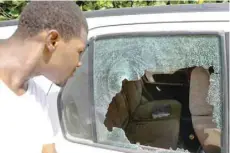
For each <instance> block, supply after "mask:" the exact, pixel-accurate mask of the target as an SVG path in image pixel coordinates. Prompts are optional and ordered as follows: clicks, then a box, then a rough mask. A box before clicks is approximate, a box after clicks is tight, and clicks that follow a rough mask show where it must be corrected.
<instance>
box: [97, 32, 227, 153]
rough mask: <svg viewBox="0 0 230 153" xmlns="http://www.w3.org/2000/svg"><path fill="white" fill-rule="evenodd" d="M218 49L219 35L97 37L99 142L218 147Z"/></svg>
mask: <svg viewBox="0 0 230 153" xmlns="http://www.w3.org/2000/svg"><path fill="white" fill-rule="evenodd" d="M220 52H221V51H220V39H219V37H218V36H217V35H177V36H132V37H131V36H116V37H109V38H101V39H98V40H96V41H95V44H94V59H93V60H94V65H93V67H94V72H93V74H94V75H93V79H94V90H93V91H94V105H95V117H96V133H97V141H98V142H99V143H103V144H108V145H113V146H118V147H125V148H132V149H143V150H152V151H154V150H155V151H156V150H158V151H159V149H157V148H163V149H170V150H177V151H176V152H180V151H181V152H191V153H197V152H201V151H202V150H204V151H205V152H206V153H218V152H220V133H221V126H222V117H221V116H222V114H221V107H222V104H223V101H222V99H221V92H220V91H221V90H220V89H221V86H220V81H221V73H220V71H221V65H220ZM159 152H167V151H159ZM170 152H173V151H170Z"/></svg>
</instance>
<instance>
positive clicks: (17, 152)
mask: <svg viewBox="0 0 230 153" xmlns="http://www.w3.org/2000/svg"><path fill="white" fill-rule="evenodd" d="M48 108H49V104H48V103H47V100H46V94H45V93H44V91H43V90H42V89H41V88H39V86H37V85H36V83H35V82H34V81H33V80H30V81H29V84H28V90H27V91H26V93H25V94H23V95H22V96H17V95H16V94H15V93H14V92H12V91H11V90H10V89H9V88H8V87H7V86H6V85H5V84H4V83H3V82H2V81H1V80H0V152H4V153H41V152H42V145H43V144H50V143H53V142H54V139H53V138H54V132H53V128H52V125H51V121H50V118H49V115H48Z"/></svg>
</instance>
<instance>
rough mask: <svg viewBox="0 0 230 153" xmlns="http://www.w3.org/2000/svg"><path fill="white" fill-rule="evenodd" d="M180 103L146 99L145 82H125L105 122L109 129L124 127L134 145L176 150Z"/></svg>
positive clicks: (111, 104) (114, 99)
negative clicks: (144, 93) (144, 92)
mask: <svg viewBox="0 0 230 153" xmlns="http://www.w3.org/2000/svg"><path fill="white" fill-rule="evenodd" d="M180 111H181V104H180V103H179V102H178V101H176V100H171V99H167V100H164V99H162V100H153V99H151V100H149V99H148V100H147V98H145V96H143V82H142V80H137V81H128V80H124V81H123V82H122V89H121V92H120V93H118V94H117V95H116V96H115V97H114V98H113V99H112V102H111V103H110V105H109V108H108V112H107V114H106V119H105V121H104V124H105V126H106V127H107V129H108V130H110V131H111V130H112V127H118V128H122V129H123V130H124V131H125V133H126V136H127V138H128V139H129V141H130V142H131V143H140V144H142V145H149V146H154V147H161V148H167V149H169V148H170V147H171V148H176V145H177V141H178V135H179V126H180Z"/></svg>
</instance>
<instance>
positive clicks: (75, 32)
mask: <svg viewBox="0 0 230 153" xmlns="http://www.w3.org/2000/svg"><path fill="white" fill-rule="evenodd" d="M51 29H55V30H57V31H58V32H59V34H60V35H61V37H62V38H63V39H64V40H70V39H71V38H73V37H80V36H81V32H82V30H85V32H86V33H88V25H87V21H86V18H85V16H84V14H83V12H82V11H81V9H80V8H79V6H78V5H77V4H76V3H75V2H73V1H31V2H29V3H28V4H27V6H25V8H24V9H23V11H22V13H21V15H20V19H19V24H18V29H17V32H16V33H19V34H20V36H21V37H24V38H28V37H33V36H35V35H37V34H38V33H39V32H41V31H43V30H51Z"/></svg>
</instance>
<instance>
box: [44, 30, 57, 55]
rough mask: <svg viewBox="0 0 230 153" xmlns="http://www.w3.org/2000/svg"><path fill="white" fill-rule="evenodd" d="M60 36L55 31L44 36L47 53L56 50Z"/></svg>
mask: <svg viewBox="0 0 230 153" xmlns="http://www.w3.org/2000/svg"><path fill="white" fill-rule="evenodd" d="M59 40H60V35H59V33H58V31H57V30H50V31H49V32H48V34H47V36H46V47H47V49H48V51H49V52H51V53H52V52H54V51H55V50H56V48H57V45H58V41H59Z"/></svg>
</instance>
